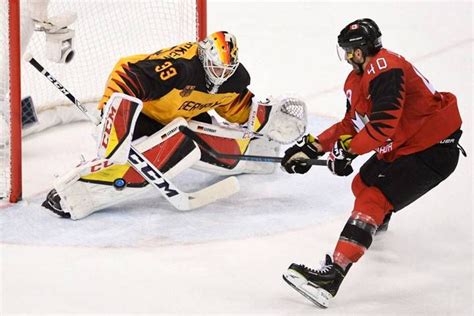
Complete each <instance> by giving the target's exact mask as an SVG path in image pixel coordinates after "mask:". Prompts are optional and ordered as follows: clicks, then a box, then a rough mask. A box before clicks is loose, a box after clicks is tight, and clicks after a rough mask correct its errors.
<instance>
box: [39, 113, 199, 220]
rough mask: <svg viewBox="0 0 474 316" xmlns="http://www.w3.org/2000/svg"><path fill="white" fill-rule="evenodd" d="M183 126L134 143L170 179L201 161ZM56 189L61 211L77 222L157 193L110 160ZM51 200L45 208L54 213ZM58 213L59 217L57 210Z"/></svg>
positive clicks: (84, 167) (85, 167)
mask: <svg viewBox="0 0 474 316" xmlns="http://www.w3.org/2000/svg"><path fill="white" fill-rule="evenodd" d="M182 124H186V121H184V119H177V120H175V121H173V122H171V123H170V124H168V125H167V126H166V127H164V128H163V129H162V130H160V131H158V132H157V133H155V134H153V135H151V136H149V137H143V138H141V139H139V140H137V141H136V143H135V144H134V145H135V147H136V149H137V150H138V151H140V152H141V153H143V154H144V156H145V157H146V158H147V159H148V160H149V161H150V162H151V163H153V165H154V166H155V167H157V168H158V169H159V170H160V171H161V172H163V173H164V174H165V175H166V176H167V177H169V178H172V177H174V176H176V175H177V174H179V173H181V172H182V171H184V170H186V169H188V168H189V167H191V166H192V165H193V164H194V163H195V162H196V161H198V160H199V158H200V151H199V148H197V146H196V145H195V144H194V142H192V141H191V140H189V139H187V138H186V137H185V136H184V135H183V134H181V133H179V130H178V127H179V125H182ZM54 189H55V190H56V192H57V194H58V196H59V197H60V211H61V212H63V213H64V212H67V213H69V217H70V218H71V219H74V220H76V219H81V218H84V217H86V216H88V215H90V214H92V213H94V212H95V211H97V210H101V209H104V208H106V207H110V206H113V205H116V204H118V203H120V202H122V201H125V200H128V199H130V198H132V197H136V196H138V195H142V194H146V193H148V192H150V190H154V188H153V187H152V186H151V185H148V183H147V182H146V181H145V180H144V179H143V177H141V176H140V175H139V174H138V173H137V172H136V171H135V170H134V169H133V168H132V167H131V166H130V165H129V164H128V163H127V164H123V165H120V164H114V163H113V162H111V161H110V160H108V159H95V160H93V161H89V162H85V163H82V164H81V165H79V166H77V167H76V168H74V169H73V170H71V171H70V172H68V173H67V174H65V175H64V176H62V177H60V178H58V179H57V180H56V182H55V183H54ZM48 200H49V199H48V198H47V200H46V201H45V203H44V204H43V206H45V207H46V208H48V209H50V210H52V209H51V207H48V205H49V206H51V204H52V203H49V204H48V203H47V202H48ZM53 205H54V204H53ZM52 211H53V212H55V211H54V210H52ZM55 213H56V214H58V212H57V210H56V212H55ZM58 215H60V216H62V215H61V214H58ZM62 217H67V215H66V216H62Z"/></svg>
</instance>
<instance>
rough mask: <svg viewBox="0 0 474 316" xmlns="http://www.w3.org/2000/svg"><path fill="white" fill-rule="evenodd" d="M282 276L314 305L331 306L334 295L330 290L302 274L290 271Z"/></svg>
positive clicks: (320, 306)
mask: <svg viewBox="0 0 474 316" xmlns="http://www.w3.org/2000/svg"><path fill="white" fill-rule="evenodd" d="M282 277H283V280H285V282H286V283H288V285H290V286H291V287H292V288H293V289H295V290H296V291H297V292H298V293H300V294H301V295H303V296H304V297H306V298H307V299H308V300H309V301H311V302H312V303H313V304H314V305H316V306H318V307H319V308H327V307H328V306H329V302H330V300H331V299H332V295H331V294H330V293H329V292H328V291H326V290H324V289H322V288H320V287H317V286H315V285H313V284H312V283H310V282H308V281H307V280H306V279H305V278H304V277H302V276H300V277H298V276H295V274H294V273H288V274H287V275H282Z"/></svg>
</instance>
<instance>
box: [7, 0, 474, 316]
mask: <svg viewBox="0 0 474 316" xmlns="http://www.w3.org/2000/svg"><path fill="white" fill-rule="evenodd" d="M472 7H473V4H472V2H471V1H462V2H461V1H450V2H429V1H419V2H407V1H401V2H400V1H396V2H395V1H393V2H392V1H381V2H361V1H348V2H329V1H328V2H319V1H304V2H303V1H287V2H283V1H277V2H272V1H212V0H208V15H209V17H208V30H209V31H210V32H212V31H217V30H227V31H229V32H232V33H234V34H235V35H236V36H237V40H238V44H239V48H240V60H241V62H242V63H243V64H244V65H245V66H246V68H247V69H248V70H249V72H250V74H251V76H252V87H251V90H252V91H254V92H255V94H257V95H259V96H266V95H268V94H273V95H282V94H286V93H292V94H297V95H299V96H301V97H303V98H304V99H305V101H306V102H307V104H308V107H309V111H310V116H309V131H311V132H312V133H315V134H317V133H319V132H320V131H322V130H324V129H325V128H327V127H328V126H330V125H331V124H332V123H334V122H336V121H337V120H338V119H339V118H342V116H343V114H344V111H345V96H344V94H343V92H342V86H343V83H344V80H345V78H346V76H347V74H348V73H349V71H350V69H351V68H350V66H349V65H347V64H345V63H342V62H340V61H339V60H338V57H337V54H336V37H337V35H338V34H339V31H340V29H341V28H342V27H344V26H345V25H346V24H347V23H349V22H351V21H353V20H355V19H357V18H363V17H370V18H372V19H374V20H375V21H376V22H377V23H378V25H379V27H380V28H381V31H382V34H383V37H382V40H383V44H384V47H386V48H388V49H390V50H392V51H395V52H397V53H399V54H401V55H403V56H404V57H405V58H406V59H408V60H409V61H411V62H413V63H414V64H415V65H416V67H417V68H418V69H419V70H420V71H421V73H422V74H423V75H424V76H425V77H427V78H428V79H429V80H430V82H431V83H433V85H434V86H435V88H436V89H437V90H439V91H451V92H453V93H454V94H456V96H457V97H458V103H459V107H460V110H461V115H462V117H463V121H464V124H463V128H462V129H463V131H464V134H463V137H462V139H461V144H462V145H463V147H464V148H465V149H466V151H467V152H468V157H467V158H464V157H461V158H460V161H459V165H458V168H457V170H456V171H455V173H454V174H453V175H452V176H451V177H450V178H448V179H447V180H446V181H445V182H443V183H442V184H441V185H440V186H438V187H436V188H435V189H433V190H432V191H431V192H430V193H429V194H427V195H426V196H424V197H422V198H421V199H420V200H418V201H416V202H415V203H413V204H412V205H410V206H409V207H407V208H406V209H404V210H402V211H401V212H400V213H397V214H395V215H394V217H393V218H392V222H391V224H390V227H389V231H388V232H387V233H385V234H383V235H381V236H377V237H376V238H375V240H374V243H373V244H372V246H371V248H370V249H369V251H367V252H366V255H365V256H364V257H363V258H362V259H361V260H360V261H359V262H358V263H357V264H355V265H354V267H353V268H352V269H351V272H350V273H349V275H348V277H347V278H346V280H345V281H344V283H343V285H342V287H341V289H340V291H339V293H338V295H337V297H336V299H335V300H334V301H333V302H332V305H331V306H330V308H329V309H327V310H320V309H318V308H317V307H315V306H314V305H313V304H311V303H310V302H309V301H307V300H306V299H305V298H303V297H302V296H301V295H299V294H298V293H296V292H295V291H294V290H292V289H291V288H290V287H289V286H288V285H287V284H286V283H284V282H283V280H282V278H281V274H282V273H283V272H284V271H285V270H286V268H287V267H288V265H289V264H291V263H292V262H297V263H304V264H306V265H310V266H312V267H318V266H319V262H320V260H322V259H323V257H324V254H325V253H326V252H330V253H332V251H333V247H334V245H335V242H336V241H337V239H338V237H339V233H340V231H341V230H342V227H343V225H344V223H345V222H346V220H347V217H348V215H349V214H350V212H351V210H352V204H353V197H352V193H351V190H350V183H351V180H352V177H353V175H351V176H350V177H347V178H338V177H335V176H333V175H332V174H330V172H329V171H328V170H327V169H326V168H325V167H317V166H316V167H313V170H311V171H310V172H309V173H307V174H306V175H304V176H300V175H288V174H286V173H284V172H282V171H281V170H279V169H277V170H276V172H275V173H274V174H271V175H258V176H257V175H245V176H239V181H240V186H241V191H240V192H239V193H237V194H235V195H234V196H232V197H230V198H228V199H225V200H222V201H219V202H217V203H214V204H211V205H208V206H206V207H203V208H201V209H197V210H194V211H190V212H184V213H180V212H177V211H175V210H174V209H173V208H172V207H171V206H170V205H169V204H168V203H167V202H166V201H165V200H164V199H162V198H161V197H159V196H158V195H157V196H149V197H146V198H143V199H137V200H131V201H128V202H127V203H124V204H121V205H117V206H115V207H113V208H109V209H107V210H104V211H102V212H98V213H96V214H93V215H91V216H89V217H87V218H85V219H83V220H80V221H70V220H64V219H59V218H56V217H53V216H50V215H49V214H48V213H47V212H46V211H44V210H43V209H42V208H41V207H40V204H41V202H42V201H43V200H44V198H45V195H46V193H47V192H48V191H49V189H50V188H51V185H52V181H53V179H54V175H55V174H63V173H64V172H66V171H68V170H69V169H71V168H72V167H73V166H75V165H76V164H77V163H78V162H79V155H80V154H81V153H84V154H85V156H86V157H92V156H93V154H94V140H93V139H92V138H91V137H90V134H91V132H92V127H91V126H90V124H89V123H86V122H77V123H73V124H70V125H68V126H59V127H54V128H50V129H48V130H46V131H44V132H42V133H40V134H36V135H31V136H28V137H26V138H25V139H24V144H23V146H24V158H23V164H24V168H25V170H24V201H22V202H21V203H18V204H17V205H9V204H3V205H0V243H1V244H0V247H1V248H0V251H1V252H0V269H1V273H0V277H1V279H0V281H1V282H0V283H1V287H0V291H1V294H0V299H1V300H0V306H1V307H0V314H2V315H12V314H41V315H45V314H48V315H49V314H56V315H57V314H61V315H62V314H72V313H75V314H95V315H110V314H149V315H157V314H177V315H209V314H236V315H256V314H266V315H306V314H308V315H309V314H312V315H313V314H317V313H324V314H325V315H472V314H473V301H474V299H473V292H472V287H473V274H472V270H473V244H472V240H473V238H472V234H473V217H472V212H473V190H472V184H473V181H472V179H473V178H472V165H473V160H472V155H473V152H472V149H473V146H472V145H473V144H472V106H473V98H472V93H473V88H474V87H473V69H472V59H473V43H474V37H473V20H472V13H473V8H472ZM79 18H80V17H79ZM78 36H79V35H78ZM157 49H158V47H157ZM79 53H80V51H78V54H79ZM117 57H119V56H117ZM58 79H59V80H60V78H58ZM68 88H69V90H71V92H73V93H74V87H68ZM98 89H99V90H102V83H101V84H100V85H99V87H98ZM368 157H369V155H366V156H364V157H359V158H358V159H357V160H356V161H355V162H354V165H355V167H359V166H360V165H361V164H362V163H363V162H364V161H365V159H367V158H368ZM355 169H356V168H355ZM216 180H218V179H217V178H216V177H215V176H211V175H206V174H204V173H200V172H198V171H192V170H191V171H189V172H185V173H183V174H182V175H179V176H178V177H177V178H176V183H177V185H178V186H179V187H180V188H182V189H183V190H185V191H193V190H197V189H199V188H202V187H203V186H205V185H208V184H209V183H211V182H215V181H216Z"/></svg>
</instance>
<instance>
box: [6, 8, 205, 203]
mask: <svg viewBox="0 0 474 316" xmlns="http://www.w3.org/2000/svg"><path fill="white" fill-rule="evenodd" d="M195 1H196V14H197V16H196V23H197V26H196V40H201V39H204V38H205V37H206V36H207V0H195ZM20 2H21V0H8V10H9V14H8V32H9V37H8V38H9V39H8V46H9V47H8V51H9V76H8V79H9V81H10V146H9V149H10V193H9V194H8V199H9V201H10V203H16V202H18V201H20V200H21V199H22V182H23V181H22V178H23V175H22V129H21V128H22V126H21V125H22V124H21V117H22V113H21V38H20V36H21V31H20Z"/></svg>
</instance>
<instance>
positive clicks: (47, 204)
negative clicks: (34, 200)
mask: <svg viewBox="0 0 474 316" xmlns="http://www.w3.org/2000/svg"><path fill="white" fill-rule="evenodd" d="M60 201H61V197H60V196H59V194H58V192H56V189H52V190H51V191H49V193H48V195H47V196H46V200H45V201H44V202H43V204H41V206H43V207H44V208H47V209H48V210H50V211H51V212H53V213H54V214H55V215H56V216H59V217H63V218H71V214H69V212H65V211H63V210H62V208H61V202H60Z"/></svg>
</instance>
